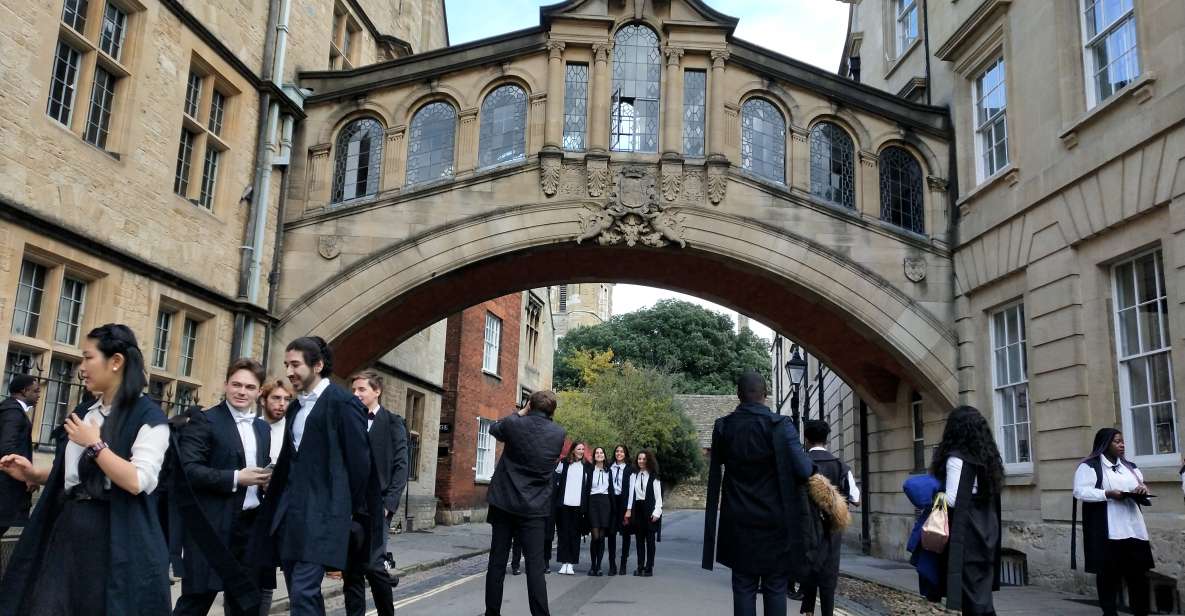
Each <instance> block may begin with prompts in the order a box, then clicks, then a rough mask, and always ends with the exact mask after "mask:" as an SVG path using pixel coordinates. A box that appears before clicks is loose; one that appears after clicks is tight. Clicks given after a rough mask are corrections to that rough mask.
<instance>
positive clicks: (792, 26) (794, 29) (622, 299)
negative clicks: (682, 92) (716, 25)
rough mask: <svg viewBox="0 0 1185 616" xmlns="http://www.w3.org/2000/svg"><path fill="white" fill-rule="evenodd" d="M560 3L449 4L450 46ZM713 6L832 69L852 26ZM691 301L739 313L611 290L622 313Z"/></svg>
mask: <svg viewBox="0 0 1185 616" xmlns="http://www.w3.org/2000/svg"><path fill="white" fill-rule="evenodd" d="M556 1H557V0H494V1H491V0H447V1H446V2H445V7H446V8H447V10H448V25H449V42H450V43H451V44H453V45H458V44H461V43H466V42H469V41H474V40H477V39H481V38H486V37H489V36H494V35H497V34H502V33H505V32H511V31H514V30H521V29H523V28H530V27H532V26H536V25H538V23H539V7H540V6H541V5H546V4H553V3H555V2H556ZM707 3H708V5H709V6H711V7H712V8H714V9H716V10H717V11H720V12H721V13H724V14H725V15H731V16H733V17H736V18H738V19H739V20H740V21H739V23H738V24H737V29H736V32H735V36H737V37H739V38H742V39H745V40H747V41H749V42H751V43H756V44H757V45H760V46H762V47H765V48H768V49H772V50H773V51H776V52H778V53H780V54H783V55H786V56H790V57H792V58H797V59H799V60H802V61H804V62H807V63H810V64H813V65H815V66H818V67H820V68H823V69H826V70H828V71H834V70H836V69H837V68H838V67H839V56H840V53H841V52H842V51H843V43H844V36H845V33H846V31H847V25H848V5H847V4H845V3H843V2H840V1H839V0H707ZM667 298H676V299H683V300H687V301H691V302H694V303H697V304H700V305H703V306H706V307H708V308H711V309H712V310H715V311H717V312H723V313H727V314H729V315H730V316H732V317H733V320H734V321H735V320H736V319H735V317H736V313H735V312H733V311H732V310H729V309H727V308H724V307H722V306H717V305H716V304H713V303H711V302H708V301H706V300H702V299H699V298H697V297H691V296H689V295H684V294H682V293H676V292H674V291H667V290H664V289H656V288H653V287H643V286H637V285H626V284H619V285H617V286H616V288H615V289H614V291H613V313H614V314H624V313H626V312H632V311H634V310H638V309H640V308H645V307H648V306H652V305H654V303H655V302H657V301H659V300H660V299H667ZM750 327H751V329H752V330H753V332H754V333H756V334H757V335H758V336H761V337H762V338H765V339H767V340H772V339H773V333H772V332H771V331H770V329H769V328H768V327H766V326H765V325H762V324H761V323H757V322H751V324H750Z"/></svg>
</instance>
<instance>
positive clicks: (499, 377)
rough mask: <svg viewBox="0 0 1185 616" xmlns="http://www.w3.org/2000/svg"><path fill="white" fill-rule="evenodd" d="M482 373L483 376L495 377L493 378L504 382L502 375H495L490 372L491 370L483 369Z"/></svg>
mask: <svg viewBox="0 0 1185 616" xmlns="http://www.w3.org/2000/svg"><path fill="white" fill-rule="evenodd" d="M481 373H482V374H484V375H486V376H489V377H493V378H495V379H498V380H499V381H501V380H502V376H501V375H499V374H497V373H495V372H490V371H489V370H486V369H485V368H482V369H481Z"/></svg>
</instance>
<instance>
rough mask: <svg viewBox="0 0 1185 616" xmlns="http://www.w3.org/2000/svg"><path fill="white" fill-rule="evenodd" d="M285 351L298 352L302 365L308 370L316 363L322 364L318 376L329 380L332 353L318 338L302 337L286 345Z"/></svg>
mask: <svg viewBox="0 0 1185 616" xmlns="http://www.w3.org/2000/svg"><path fill="white" fill-rule="evenodd" d="M284 350H285V351H300V354H301V356H302V357H303V358H304V363H305V365H306V366H308V367H309V369H310V370H312V369H313V366H316V365H317V362H322V364H321V372H320V373H318V376H321V377H323V378H329V377H330V375H332V374H333V351H332V350H331V349H330V348H329V345H328V344H327V343H326V342H325V339H324V338H322V337H320V336H304V337H301V338H297V339H296V340H293V341H292V342H289V343H288V347H287V348H286V349H284Z"/></svg>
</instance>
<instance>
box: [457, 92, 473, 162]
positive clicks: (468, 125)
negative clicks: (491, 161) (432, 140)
mask: <svg viewBox="0 0 1185 616" xmlns="http://www.w3.org/2000/svg"><path fill="white" fill-rule="evenodd" d="M459 119H460V125H459V129H458V131H459V132H458V133H457V152H456V157H457V175H461V174H463V173H468V172H470V171H473V169H474V168H475V167H477V108H473V109H463V110H461V113H460V116H459Z"/></svg>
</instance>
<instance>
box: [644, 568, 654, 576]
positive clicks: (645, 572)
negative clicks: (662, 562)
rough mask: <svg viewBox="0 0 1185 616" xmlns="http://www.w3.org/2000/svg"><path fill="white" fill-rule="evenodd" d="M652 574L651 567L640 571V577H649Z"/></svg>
mask: <svg viewBox="0 0 1185 616" xmlns="http://www.w3.org/2000/svg"><path fill="white" fill-rule="evenodd" d="M653 575H654V570H653V569H647V570H645V571H643V572H642V577H651V576H653Z"/></svg>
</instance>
